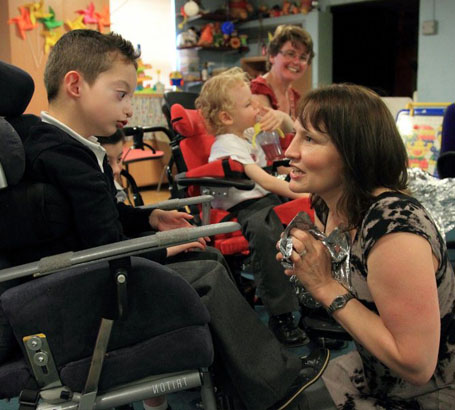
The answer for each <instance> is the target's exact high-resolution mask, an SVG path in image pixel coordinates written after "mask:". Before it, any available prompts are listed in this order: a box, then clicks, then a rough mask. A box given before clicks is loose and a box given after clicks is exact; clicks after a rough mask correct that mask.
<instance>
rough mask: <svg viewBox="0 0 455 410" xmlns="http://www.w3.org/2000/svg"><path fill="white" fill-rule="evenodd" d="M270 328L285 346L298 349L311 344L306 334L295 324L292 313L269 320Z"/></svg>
mask: <svg viewBox="0 0 455 410" xmlns="http://www.w3.org/2000/svg"><path fill="white" fill-rule="evenodd" d="M269 328H270V330H271V331H272V332H273V333H274V335H275V336H276V338H277V339H278V340H279V341H280V342H281V343H283V344H284V345H285V346H288V347H297V346H303V345H306V344H307V343H309V342H310V339H309V338H308V336H307V335H306V333H305V332H304V331H303V330H302V329H300V328H299V327H298V326H297V325H296V323H295V322H294V316H293V315H292V313H283V314H282V315H277V316H272V317H271V318H270V319H269Z"/></svg>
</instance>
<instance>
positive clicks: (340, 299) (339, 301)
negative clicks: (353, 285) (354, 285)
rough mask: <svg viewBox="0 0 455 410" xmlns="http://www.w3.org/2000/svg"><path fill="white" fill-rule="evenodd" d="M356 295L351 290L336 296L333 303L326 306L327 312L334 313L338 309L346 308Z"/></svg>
mask: <svg viewBox="0 0 455 410" xmlns="http://www.w3.org/2000/svg"><path fill="white" fill-rule="evenodd" d="M354 297H355V296H354V295H353V294H352V293H351V292H347V293H345V294H344V295H339V296H337V297H335V299H333V301H332V303H331V304H330V305H329V306H328V307H327V308H326V311H327V313H328V314H329V315H333V313H334V312H336V311H337V310H339V309H342V308H344V307H345V306H346V304H347V303H348V302H349V301H350V300H351V299H354Z"/></svg>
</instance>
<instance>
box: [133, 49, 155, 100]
mask: <svg viewBox="0 0 455 410" xmlns="http://www.w3.org/2000/svg"><path fill="white" fill-rule="evenodd" d="M140 48H141V47H140V45H138V49H140ZM151 68H152V66H151V64H145V63H144V62H143V61H142V59H141V58H138V59H137V86H136V91H144V90H145V89H146V88H150V85H145V84H144V82H145V81H150V80H152V77H151V76H149V75H147V74H146V72H145V70H149V69H151ZM147 91H149V90H147ZM150 91H151V89H150Z"/></svg>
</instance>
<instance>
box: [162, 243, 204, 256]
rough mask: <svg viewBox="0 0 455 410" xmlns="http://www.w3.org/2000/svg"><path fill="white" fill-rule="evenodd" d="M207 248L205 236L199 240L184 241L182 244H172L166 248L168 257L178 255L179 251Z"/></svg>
mask: <svg viewBox="0 0 455 410" xmlns="http://www.w3.org/2000/svg"><path fill="white" fill-rule="evenodd" d="M205 248H206V243H205V240H204V239H203V238H199V240H198V241H197V242H189V243H184V244H182V245H176V246H170V247H169V248H166V250H167V257H168V258H169V257H171V256H175V255H178V254H179V253H182V252H189V251H192V250H195V249H200V250H202V251H203V250H204V249H205Z"/></svg>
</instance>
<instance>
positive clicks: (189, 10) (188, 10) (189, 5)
mask: <svg viewBox="0 0 455 410" xmlns="http://www.w3.org/2000/svg"><path fill="white" fill-rule="evenodd" d="M198 13H199V5H198V4H197V3H196V2H195V1H193V0H189V1H187V2H186V3H185V4H184V5H183V6H182V7H181V8H180V14H181V16H182V17H183V20H182V22H181V23H179V25H178V28H179V29H180V30H182V29H183V27H184V26H185V24H186V22H187V21H188V17H194V16H196V15H197V14H198Z"/></svg>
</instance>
